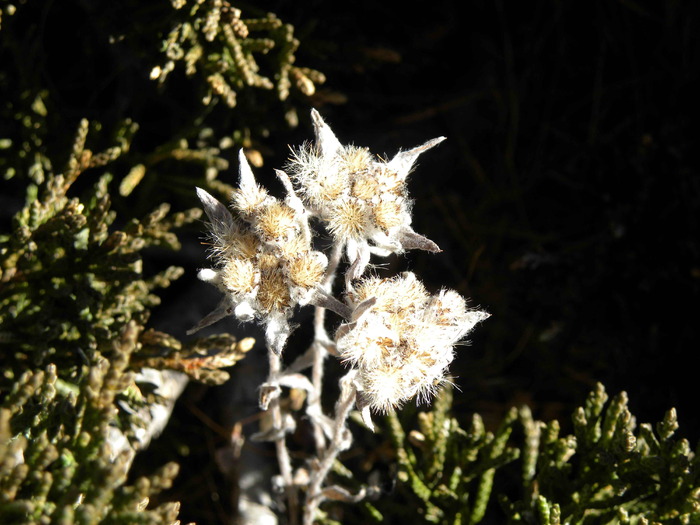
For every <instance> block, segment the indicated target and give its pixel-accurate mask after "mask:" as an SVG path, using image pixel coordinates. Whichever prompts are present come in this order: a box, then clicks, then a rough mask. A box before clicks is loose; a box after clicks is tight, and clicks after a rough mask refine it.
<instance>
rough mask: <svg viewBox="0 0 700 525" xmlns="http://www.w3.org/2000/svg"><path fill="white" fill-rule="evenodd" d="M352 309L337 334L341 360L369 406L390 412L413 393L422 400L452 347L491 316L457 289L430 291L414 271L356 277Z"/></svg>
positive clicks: (441, 377)
mask: <svg viewBox="0 0 700 525" xmlns="http://www.w3.org/2000/svg"><path fill="white" fill-rule="evenodd" d="M350 300H351V303H352V305H353V306H354V307H355V311H354V313H353V315H352V317H351V319H350V321H349V322H347V323H345V324H342V325H341V326H340V328H339V329H338V332H337V333H336V344H337V348H338V351H339V352H340V356H341V358H342V359H343V360H344V361H345V362H346V363H348V364H350V365H352V366H353V367H354V368H356V369H357V370H358V382H359V384H360V387H361V388H362V391H363V396H364V398H365V400H366V402H367V403H368V405H369V407H370V408H371V409H373V410H374V411H378V412H388V411H390V410H392V409H393V408H394V407H400V406H401V405H403V403H405V402H406V401H407V400H408V399H411V398H413V397H414V396H417V397H418V399H419V400H420V401H426V400H428V399H430V397H431V396H432V395H433V394H434V393H435V390H436V388H437V387H438V386H439V384H440V383H441V382H442V381H444V380H445V372H446V370H447V367H448V365H449V364H450V363H451V362H452V359H453V357H454V345H455V344H456V343H458V342H459V341H460V340H461V339H463V338H464V336H466V335H467V334H468V333H469V332H470V331H471V330H472V328H473V327H474V326H475V325H476V324H477V323H478V322H480V321H482V320H484V319H486V318H487V317H488V316H489V314H487V313H486V312H483V311H481V310H475V309H470V308H468V307H467V305H466V301H465V300H464V298H462V297H461V296H460V295H459V294H458V293H457V292H454V291H452V290H442V291H440V292H439V293H437V294H435V295H430V294H428V292H427V291H426V290H425V288H424V286H423V285H422V284H421V283H420V282H419V281H418V280H417V279H416V277H415V275H413V274H412V273H409V272H406V273H404V274H402V275H401V276H398V277H394V278H392V279H379V278H377V277H369V278H364V279H362V280H360V282H359V283H358V284H357V286H356V287H355V288H354V289H353V290H352V292H351V297H350Z"/></svg>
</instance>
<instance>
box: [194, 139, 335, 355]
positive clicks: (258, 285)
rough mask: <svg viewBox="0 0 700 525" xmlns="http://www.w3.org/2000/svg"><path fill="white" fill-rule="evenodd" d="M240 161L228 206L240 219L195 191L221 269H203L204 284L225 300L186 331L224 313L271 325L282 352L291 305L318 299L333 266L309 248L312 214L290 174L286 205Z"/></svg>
mask: <svg viewBox="0 0 700 525" xmlns="http://www.w3.org/2000/svg"><path fill="white" fill-rule="evenodd" d="M239 159H240V184H239V188H238V190H236V191H235V192H234V194H233V198H232V203H231V206H232V208H233V209H234V210H235V211H236V212H237V213H236V214H237V216H238V217H239V218H240V219H241V220H237V219H235V218H234V217H233V216H232V214H231V212H230V211H229V210H228V208H227V207H226V206H224V205H223V204H221V203H220V202H219V201H217V200H216V199H215V198H214V197H212V196H211V195H210V194H209V193H207V192H206V191H204V190H202V189H200V188H197V195H198V196H199V199H200V200H201V201H202V205H203V207H204V211H205V212H206V214H207V217H208V218H209V237H210V243H211V253H210V257H211V258H212V259H213V260H214V263H215V267H216V269H204V270H200V272H199V278H200V279H201V280H203V281H206V282H208V283H210V284H213V285H214V286H216V287H217V288H218V289H219V290H221V291H222V292H223V293H224V297H223V299H222V300H221V302H220V303H219V305H218V306H217V308H216V309H215V310H214V311H213V312H211V313H210V314H209V315H207V316H206V317H205V318H204V319H202V321H200V322H199V323H198V324H197V325H196V326H195V327H194V328H192V329H191V330H190V331H189V333H193V332H195V331H197V330H199V329H201V328H204V327H205V326H208V325H210V324H213V323H215V322H216V321H218V320H220V319H222V318H223V317H226V316H227V315H235V317H236V318H238V319H240V320H242V321H250V320H252V319H255V318H257V319H260V320H263V322H264V323H265V325H266V339H267V343H268V346H269V347H270V348H272V349H274V350H275V351H276V352H277V353H279V352H281V350H282V348H283V346H284V344H285V342H286V339H287V337H288V336H289V333H290V326H289V318H290V317H291V315H292V312H293V309H294V307H295V306H296V305H305V304H307V303H308V302H309V301H310V300H311V299H312V298H313V296H314V294H315V293H316V287H317V285H318V284H319V283H320V282H321V280H322V278H323V276H324V274H325V271H326V266H327V264H328V260H327V258H326V256H325V255H324V254H323V253H321V252H318V251H313V250H312V248H311V233H310V231H309V226H308V217H307V214H306V212H305V210H304V208H303V205H302V204H301V201H300V200H299V199H298V197H296V195H295V193H294V190H293V188H292V186H291V182H290V181H289V179H288V177H287V176H286V175H285V173H284V172H282V171H278V172H277V175H278V177H279V178H280V179H281V180H282V182H283V184H284V185H285V187H286V189H287V198H286V199H285V201H284V202H282V201H280V200H279V199H276V198H275V197H273V196H271V195H269V194H268V192H267V191H266V190H265V189H264V188H262V187H260V186H259V185H258V184H257V183H256V181H255V178H254V176H253V172H252V170H251V168H250V165H249V164H248V162H247V160H246V158H245V155H244V154H243V152H241V153H240V155H239Z"/></svg>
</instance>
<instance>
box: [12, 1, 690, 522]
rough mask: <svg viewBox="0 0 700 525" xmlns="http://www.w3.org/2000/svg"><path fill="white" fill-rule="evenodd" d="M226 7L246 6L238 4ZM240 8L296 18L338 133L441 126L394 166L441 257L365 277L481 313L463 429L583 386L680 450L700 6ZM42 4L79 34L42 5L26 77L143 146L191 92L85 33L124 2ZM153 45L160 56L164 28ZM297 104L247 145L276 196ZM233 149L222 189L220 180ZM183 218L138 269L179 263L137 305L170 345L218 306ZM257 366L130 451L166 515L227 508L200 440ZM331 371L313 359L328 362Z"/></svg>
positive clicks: (111, 23) (215, 428) (171, 123)
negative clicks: (172, 482)
mask: <svg viewBox="0 0 700 525" xmlns="http://www.w3.org/2000/svg"><path fill="white" fill-rule="evenodd" d="M236 6H237V7H240V8H241V9H243V11H244V16H245V11H246V8H247V7H246V5H243V4H240V5H236ZM254 8H255V9H262V10H264V11H272V12H274V13H276V14H277V15H278V16H279V17H280V18H281V19H283V20H284V21H285V22H288V23H291V24H292V25H294V26H295V31H296V35H297V37H298V38H299V40H300V41H301V47H300V49H299V51H298V52H297V56H298V58H299V62H303V63H304V65H307V66H310V67H313V68H315V69H318V70H320V71H322V72H324V73H325V74H326V77H327V82H326V83H325V84H324V85H322V86H320V88H319V89H318V91H317V93H316V94H315V95H314V96H313V97H312V99H311V103H312V104H311V105H312V106H313V107H316V108H317V109H318V110H319V111H320V112H321V114H322V115H323V116H324V118H325V119H326V120H327V122H328V123H329V124H330V125H331V127H332V128H333V130H334V131H335V133H336V134H337V136H338V138H339V139H340V140H341V142H343V143H348V142H351V143H354V144H356V145H360V146H368V147H369V148H370V149H371V150H372V151H373V152H375V153H378V154H386V155H387V156H392V155H393V154H394V153H396V151H397V150H398V149H400V148H404V149H405V148H409V147H412V146H416V145H418V144H421V143H423V142H424V141H426V140H428V139H430V138H433V137H437V136H446V137H447V138H448V140H447V141H446V142H444V143H443V144H441V145H440V146H439V147H437V148H435V149H434V150H431V151H429V152H427V153H425V154H424V155H423V156H421V157H420V159H419V163H418V166H417V167H416V169H415V172H414V174H412V176H411V178H410V180H409V187H410V190H411V195H412V196H413V198H414V199H415V204H414V228H415V230H416V231H417V232H419V233H421V234H424V235H426V236H428V237H429V238H431V239H432V240H434V241H435V242H437V243H438V244H439V245H440V247H441V248H442V249H443V253H440V254H437V255H433V254H424V253H410V254H407V255H402V256H399V257H393V258H390V259H388V260H387V261H382V262H383V264H382V265H381V266H379V267H378V268H377V271H378V272H389V273H392V272H396V271H403V270H411V271H415V272H416V273H417V274H419V275H420V276H421V278H422V279H423V280H424V281H425V283H426V285H427V287H428V288H429V289H430V290H431V291H434V290H437V289H438V288H439V287H441V286H445V287H449V288H454V289H456V290H458V291H459V292H460V293H462V294H463V295H465V296H467V297H470V298H471V299H470V301H471V304H472V305H474V306H479V307H481V308H484V309H486V310H487V311H489V312H490V313H491V314H492V317H491V318H490V319H489V320H487V321H486V322H484V323H483V324H481V325H479V326H478V327H477V328H476V330H475V331H474V333H473V335H472V337H471V342H470V344H469V345H468V346H462V347H460V348H458V352H457V358H456V359H455V362H454V364H453V366H452V368H451V371H452V373H453V375H454V376H455V378H454V383H455V385H456V386H457V387H458V388H459V390H460V392H458V393H457V394H456V396H455V410H456V412H457V413H458V414H459V417H460V420H461V421H466V420H467V418H468V417H469V416H470V414H471V413H473V412H475V411H476V412H479V413H481V414H482V416H484V419H485V422H486V424H487V426H489V425H495V424H497V422H498V421H499V420H500V418H501V417H502V416H503V414H504V413H505V411H506V410H507V409H508V408H509V407H510V406H512V405H514V404H520V403H527V404H529V405H530V406H531V407H532V409H533V413H534V416H535V417H536V418H539V419H543V420H545V421H547V420H550V419H552V418H558V419H560V420H561V421H562V426H563V427H564V430H565V431H566V430H568V425H569V420H568V418H569V415H570V413H571V411H572V410H573V408H574V407H576V406H578V405H580V404H581V403H582V402H583V400H584V397H585V395H586V393H587V392H588V391H590V389H591V388H593V386H594V385H595V383H596V382H599V381H600V382H602V383H603V384H604V385H605V386H606V388H607V390H608V391H609V392H610V393H612V394H614V393H617V392H618V391H620V390H626V391H627V392H628V394H629V396H630V409H631V411H632V413H634V414H635V415H636V416H637V417H638V420H639V422H655V421H658V420H660V419H661V418H662V417H663V414H664V412H665V411H666V410H667V409H668V408H670V407H672V406H674V407H676V408H677V409H678V417H679V422H680V433H681V434H682V435H685V436H686V437H688V438H689V439H690V441H691V443H695V442H696V441H697V439H698V437H699V436H700V422H699V421H698V419H697V409H696V406H695V405H696V400H697V386H696V381H697V378H696V377H695V375H696V374H695V373H694V370H693V364H692V363H694V354H695V352H696V350H697V346H698V340H699V338H698V335H699V333H698V330H699V326H700V323H698V306H697V304H698V299H699V298H700V293H699V292H700V228H699V227H698V212H699V210H700V178H699V177H698V171H697V162H696V160H695V158H694V156H693V154H694V153H696V152H695V151H693V150H692V149H691V148H693V147H695V148H696V149H697V145H698V133H697V129H696V126H697V124H696V121H697V118H693V117H694V116H695V115H693V114H692V112H691V107H692V103H693V101H694V99H695V98H696V97H697V93H698V86H699V84H698V74H699V71H700V39H698V38H697V34H698V16H699V15H700V4H698V3H696V2H692V1H667V2H654V3H652V2H634V1H619V2H614V1H603V0H600V1H592V2H585V3H584V2H558V1H553V0H550V1H545V0H539V1H532V2H507V1H504V0H501V1H486V0H484V1H468V2H457V1H444V0H436V1H433V2H430V3H428V4H424V5H422V6H420V7H418V8H411V7H408V4H407V3H405V2H403V3H393V2H389V3H387V2H359V3H358V2H352V3H348V4H345V3H335V2H333V3H331V2H320V1H316V2H304V3H298V2H291V1H289V2H283V1H278V2H273V1H270V2H258V3H256V4H255V6H254ZM62 9H63V10H62V11H61V14H62V15H63V16H64V17H65V18H64V19H63V21H65V20H68V19H70V20H71V24H74V27H80V28H82V30H81V31H66V30H65V27H64V26H63V25H61V24H62V23H63V22H62V21H61V20H60V19H53V18H48V19H47V20H46V23H45V26H44V27H43V32H42V33H41V34H40V35H35V38H40V39H43V42H44V48H45V49H46V50H47V54H46V60H47V64H48V65H47V66H46V72H47V73H46V74H47V75H48V76H47V78H45V79H44V80H45V81H46V82H47V83H48V84H49V85H50V86H51V87H52V88H53V89H55V90H56V92H57V93H58V94H59V100H60V103H61V111H62V112H63V116H64V118H67V119H70V118H74V119H78V118H81V117H88V118H95V119H98V120H102V121H110V120H116V119H118V118H123V117H124V116H129V117H131V118H133V119H134V120H135V121H137V122H139V124H140V125H141V130H140V131H139V133H140V135H141V136H143V137H145V142H144V148H145V149H147V147H148V143H149V141H151V142H152V143H153V144H158V143H159V140H160V139H161V138H162V137H168V136H169V132H170V130H171V128H172V127H175V125H176V123H177V122H178V118H179V117H178V112H179V111H186V110H187V107H188V104H191V100H192V99H193V97H194V95H193V93H190V92H188V91H187V86H186V83H185V82H184V81H182V86H183V87H182V90H181V91H179V92H178V91H177V90H173V89H171V90H170V91H169V92H168V93H169V95H168V96H169V98H164V97H162V96H161V95H158V94H157V93H156V91H155V89H154V88H153V87H152V84H153V83H152V82H150V81H148V79H147V78H145V77H144V75H143V74H142V72H141V73H139V74H140V76H138V75H136V74H135V73H134V72H135V71H136V70H137V69H138V67H141V65H139V63H138V60H140V59H141V57H138V56H136V55H133V54H129V52H128V49H127V50H125V49H124V48H121V47H119V45H117V46H116V47H115V46H108V45H107V44H106V43H105V42H102V43H101V44H100V45H95V46H94V47H93V46H92V45H91V44H90V42H92V41H93V39H95V41H99V39H100V38H102V39H103V40H104V38H103V35H102V32H103V31H105V28H108V29H113V28H115V27H117V28H121V29H124V30H127V29H128V28H129V20H130V19H129V17H128V13H127V12H120V11H119V10H118V9H117V10H112V11H110V16H112V18H110V17H103V18H100V17H99V16H98V15H99V13H98V12H97V11H95V10H94V8H92V7H89V6H88V4H84V3H81V2H75V3H71V4H69V5H68V7H64V8H62ZM251 9H252V8H251ZM152 38H153V42H155V43H156V44H155V46H156V47H157V42H158V40H159V39H162V38H163V35H161V34H157V33H155V32H154V34H153V35H152ZM59 42H60V46H59V45H56V44H57V43H59ZM66 49H68V50H69V52H68V53H66V52H65V50H66ZM60 50H63V51H60ZM59 51H60V52H59ZM173 82H174V83H175V82H178V80H177V77H176V78H175V80H174V81H173ZM88 95H89V96H88ZM254 102H255V101H254V100H253V101H247V102H245V101H242V102H241V103H242V104H243V103H247V104H251V105H254ZM307 102H308V101H307ZM311 105H309V107H308V108H304V107H301V108H300V112H299V113H300V123H299V126H298V127H297V128H295V129H290V128H283V127H280V128H279V129H277V130H275V133H274V134H271V135H270V136H269V137H266V138H264V139H262V140H260V141H259V142H257V143H256V144H255V146H256V147H257V148H258V149H259V150H260V152H261V153H262V154H263V158H264V166H263V167H262V168H258V169H255V172H256V175H257V174H259V178H260V180H261V182H262V183H263V184H265V185H268V186H270V187H271V188H272V191H273V193H274V192H276V193H277V194H279V193H280V188H279V186H278V184H277V182H276V181H275V179H274V177H273V174H272V168H274V167H282V166H283V164H284V160H285V158H286V156H287V154H288V147H287V145H288V144H292V145H298V144H301V143H302V142H304V141H308V140H311V139H312V128H311V124H310V119H309V116H308V109H309V108H310V107H311ZM278 109H279V108H273V109H271V110H269V111H272V110H274V111H277V110H278ZM257 110H258V111H259V112H261V113H262V114H264V113H265V111H268V108H266V107H264V106H261V107H259V108H257ZM217 111H222V112H223V111H225V109H224V108H223V107H221V106H220V107H219V108H217ZM70 129H71V133H72V130H73V128H72V127H71V128H70ZM70 137H71V135H70V133H66V143H67V144H68V143H70V140H71V138H70ZM234 156H235V154H234V153H233V152H232V153H231V167H230V169H229V171H228V172H227V173H225V174H222V176H221V177H220V178H221V179H227V180H226V181H225V182H229V183H233V182H234V181H235V179H236V172H237V165H236V163H235V161H234ZM8 188H10V186H8ZM144 192H145V193H142V194H141V196H140V197H139V198H140V199H141V200H140V201H139V202H138V204H139V205H141V206H146V205H147V204H148V205H152V204H153V203H154V202H155V200H156V199H160V198H161V197H160V195H159V193H158V188H150V190H149V189H148V188H147V189H146V190H144ZM137 193H138V190H137ZM9 194H10V192H9V190H8V192H7V193H6V195H5V196H4V197H3V198H8V197H7V196H8V195H9ZM18 195H21V193H18ZM177 198H179V199H181V200H180V201H179V202H176V203H175V205H176V206H177V205H178V204H180V205H181V206H182V207H189V206H196V205H198V203H197V202H196V200H195V196H194V191H192V192H191V195H184V194H183V195H178V196H177ZM17 202H21V201H17ZM15 204H16V203H15ZM116 206H119V203H116ZM199 226H201V225H195V227H194V228H192V229H190V230H188V231H186V232H185V233H184V235H183V241H184V246H185V249H184V250H183V251H182V252H180V253H178V254H171V253H157V252H154V253H152V254H151V256H150V257H151V258H150V259H149V260H147V261H146V262H147V264H150V265H152V266H153V268H160V267H161V266H164V265H166V264H179V265H182V266H184V267H186V268H187V270H188V271H187V273H186V275H185V277H183V278H182V279H181V281H180V282H179V283H177V284H176V285H174V286H173V287H172V288H171V289H169V290H168V291H167V292H166V293H165V294H164V298H165V299H164V304H163V306H162V307H160V308H159V309H157V310H156V311H155V312H154V318H153V321H154V324H155V325H156V326H161V327H164V328H166V329H167V330H169V331H170V332H171V333H173V334H175V335H177V336H183V335H184V332H185V330H186V329H187V328H188V327H189V326H190V325H191V324H192V323H193V322H194V321H196V320H197V319H196V317H197V315H198V314H204V313H206V312H207V311H208V310H209V309H212V308H213V307H214V306H215V304H216V302H217V301H218V297H217V294H216V293H215V292H214V291H212V290H209V289H208V288H207V286H206V285H204V284H202V283H198V282H196V279H195V275H196V270H197V268H199V267H201V266H204V265H205V264H206V262H205V254H206V252H205V248H204V247H203V246H201V245H200V236H201V232H200V230H199V229H198V228H199ZM303 315H304V314H303V313H302V317H301V319H303ZM224 330H230V331H232V332H234V333H236V334H239V335H241V336H243V335H248V334H249V333H250V334H252V335H256V334H259V332H256V330H255V329H251V330H250V331H249V329H248V327H243V326H241V325H239V324H238V323H236V322H235V321H230V322H229V321H226V322H222V323H220V324H218V325H215V326H214V327H211V328H210V329H209V333H216V332H217V331H224ZM307 338H308V333H306V332H305V331H304V330H303V329H300V330H299V331H298V332H297V333H296V334H295V336H294V339H293V340H292V343H290V356H292V355H293V354H294V352H295V350H294V349H293V348H294V342H295V341H296V342H297V343H298V345H303V343H304V342H305V340H306V339H307ZM290 359H291V357H290ZM264 366H265V360H264V357H263V352H262V348H258V354H257V357H255V356H253V355H252V354H251V355H250V356H248V357H247V358H246V360H244V361H243V362H242V363H240V364H239V365H238V367H240V370H239V371H238V372H239V374H238V376H236V375H235V371H234V379H233V380H232V381H231V383H230V384H229V385H227V386H225V387H220V388H207V387H203V386H201V385H192V386H191V387H190V388H188V390H187V391H186V393H185V395H184V396H183V399H182V401H181V403H180V405H179V406H178V408H177V409H176V412H175V414H174V416H173V420H172V421H171V425H170V427H169V428H168V430H166V433H165V434H164V436H163V437H162V438H161V439H160V440H159V441H158V442H157V443H158V446H157V447H155V448H156V450H154V451H149V453H150V454H153V456H152V457H151V461H153V462H154V463H155V464H159V462H160V461H161V459H162V458H166V457H169V456H170V457H172V455H173V454H174V455H178V456H179V458H178V459H179V460H180V461H181V462H182V464H183V473H184V475H183V476H181V478H180V479H183V480H184V481H183V485H182V486H176V487H175V488H174V490H173V492H172V493H171V495H172V496H173V497H175V498H178V499H181V500H182V501H183V508H182V519H183V522H186V521H187V520H189V519H192V520H197V521H199V522H202V523H206V516H211V515H217V513H218V515H221V514H222V513H223V514H224V515H225V514H226V513H227V512H228V509H227V498H228V496H227V495H226V494H224V493H223V491H222V493H221V494H220V498H221V501H216V502H212V501H211V497H210V496H211V492H212V490H214V491H216V490H217V487H219V489H220V486H221V483H222V481H221V479H220V476H221V475H220V474H219V473H218V471H217V467H216V460H215V457H214V456H215V450H216V449H217V447H220V446H221V445H222V443H225V438H224V436H225V434H226V432H225V430H223V429H224V427H225V426H226V425H227V424H230V423H232V422H234V421H236V420H239V419H240V418H241V417H245V416H246V415H247V414H250V413H252V412H254V410H255V397H256V393H255V391H254V389H255V386H256V385H257V384H259V382H260V380H261V379H262V378H263V377H264V374H265V370H264ZM333 366H334V367H335V368H334V370H335V371H333V370H332V371H331V372H329V373H331V374H333V373H336V374H337V373H339V372H340V367H339V366H338V365H337V364H335V363H334V364H333ZM235 396H238V397H235ZM231 399H236V401H235V403H233V406H232V403H231ZM143 464H144V465H147V462H146V461H144V463H143ZM137 467H138V466H137ZM203 516H204V517H203Z"/></svg>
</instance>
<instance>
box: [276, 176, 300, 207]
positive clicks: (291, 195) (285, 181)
mask: <svg viewBox="0 0 700 525" xmlns="http://www.w3.org/2000/svg"><path fill="white" fill-rule="evenodd" d="M275 174H276V175H277V178H278V179H279V180H280V182H281V183H282V185H283V186H284V189H285V190H286V191H287V198H286V199H285V202H286V203H287V205H288V206H289V207H290V208H292V209H293V210H294V211H295V212H297V213H298V214H300V215H304V214H305V212H306V209H305V208H304V203H303V202H302V201H301V199H300V198H299V197H298V196H297V193H296V191H294V186H293V185H292V181H291V180H290V179H289V175H287V174H286V173H285V172H284V171H282V170H275Z"/></svg>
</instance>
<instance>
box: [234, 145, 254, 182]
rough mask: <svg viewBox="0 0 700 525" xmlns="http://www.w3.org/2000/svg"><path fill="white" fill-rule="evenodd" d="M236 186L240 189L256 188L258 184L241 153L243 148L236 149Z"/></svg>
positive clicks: (243, 154)
mask: <svg viewBox="0 0 700 525" xmlns="http://www.w3.org/2000/svg"><path fill="white" fill-rule="evenodd" d="M238 162H239V167H238V187H239V188H241V189H242V190H244V189H248V188H249V189H257V187H258V185H257V183H256V182H255V176H254V175H253V170H252V169H250V164H248V159H247V158H246V156H245V153H243V149H241V150H239V151H238Z"/></svg>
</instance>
